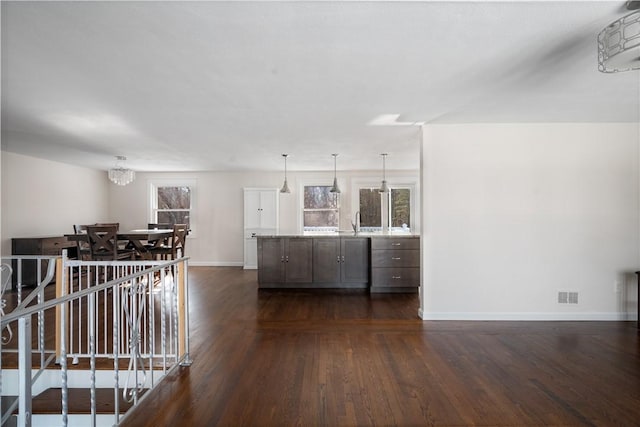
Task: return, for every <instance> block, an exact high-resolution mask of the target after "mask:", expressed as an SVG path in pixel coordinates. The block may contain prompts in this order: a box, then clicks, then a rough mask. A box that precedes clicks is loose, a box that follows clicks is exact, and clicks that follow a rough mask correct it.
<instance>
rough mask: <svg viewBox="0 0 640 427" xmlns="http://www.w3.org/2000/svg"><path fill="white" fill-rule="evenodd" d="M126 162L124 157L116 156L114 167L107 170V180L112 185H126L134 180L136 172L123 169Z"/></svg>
mask: <svg viewBox="0 0 640 427" xmlns="http://www.w3.org/2000/svg"><path fill="white" fill-rule="evenodd" d="M126 160H127V158H126V157H124V156H116V166H115V167H114V168H113V169H109V180H110V181H111V182H113V183H114V184H117V185H127V184H129V183H131V182H133V180H134V179H136V172H135V171H134V170H131V169H128V168H125V167H124V162H125V161H126Z"/></svg>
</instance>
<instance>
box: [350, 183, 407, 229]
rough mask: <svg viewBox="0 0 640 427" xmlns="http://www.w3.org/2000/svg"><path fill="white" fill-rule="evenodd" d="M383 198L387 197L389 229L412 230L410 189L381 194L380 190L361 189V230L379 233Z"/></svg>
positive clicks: (399, 189)
mask: <svg viewBox="0 0 640 427" xmlns="http://www.w3.org/2000/svg"><path fill="white" fill-rule="evenodd" d="M383 197H386V198H387V199H386V201H387V206H388V208H389V211H388V212H387V213H386V214H385V218H388V221H389V228H391V229H394V228H395V229H400V228H402V229H405V230H408V229H410V228H411V190H410V189H409V188H391V189H390V191H389V192H388V193H380V192H379V191H378V188H360V189H359V210H360V229H361V230H363V231H379V230H380V229H381V228H382V222H383V215H382V206H383V203H382V202H383Z"/></svg>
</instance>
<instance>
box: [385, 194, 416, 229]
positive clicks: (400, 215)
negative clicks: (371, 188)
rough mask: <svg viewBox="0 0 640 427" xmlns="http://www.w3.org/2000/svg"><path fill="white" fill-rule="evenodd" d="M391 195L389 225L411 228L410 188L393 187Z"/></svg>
mask: <svg viewBox="0 0 640 427" xmlns="http://www.w3.org/2000/svg"><path fill="white" fill-rule="evenodd" d="M389 196H390V201H389V211H390V212H389V222H390V224H389V226H390V227H402V228H410V227H411V221H410V219H411V218H410V214H411V191H409V189H408V188H392V189H391V191H390V192H389Z"/></svg>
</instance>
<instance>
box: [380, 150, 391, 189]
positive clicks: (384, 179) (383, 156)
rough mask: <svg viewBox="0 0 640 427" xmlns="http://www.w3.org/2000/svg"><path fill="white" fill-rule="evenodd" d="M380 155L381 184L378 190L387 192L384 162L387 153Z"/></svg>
mask: <svg viewBox="0 0 640 427" xmlns="http://www.w3.org/2000/svg"><path fill="white" fill-rule="evenodd" d="M380 155H381V156H382V185H381V186H380V189H379V190H378V191H379V192H381V193H388V192H389V186H388V185H387V177H386V162H385V161H386V159H387V153H382V154H380Z"/></svg>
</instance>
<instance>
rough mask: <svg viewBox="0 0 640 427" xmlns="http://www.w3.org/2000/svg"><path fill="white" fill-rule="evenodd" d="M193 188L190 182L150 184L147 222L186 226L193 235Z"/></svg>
mask: <svg viewBox="0 0 640 427" xmlns="http://www.w3.org/2000/svg"><path fill="white" fill-rule="evenodd" d="M194 188H195V185H194V184H193V183H190V182H189V183H186V182H166V183H165V182H155V183H152V185H151V215H150V221H149V222H156V223H164V224H187V227H188V228H189V229H190V230H191V232H190V234H191V235H193V228H194V227H193V225H194V224H193V201H194V200H193V199H194V197H193V193H194Z"/></svg>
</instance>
